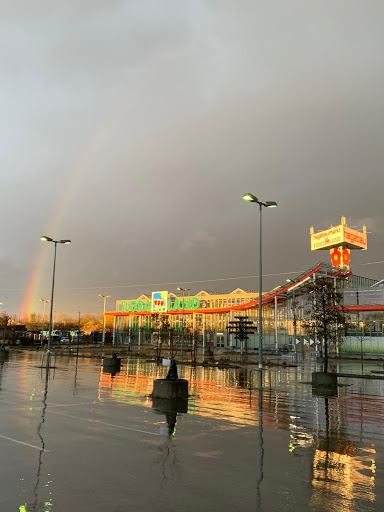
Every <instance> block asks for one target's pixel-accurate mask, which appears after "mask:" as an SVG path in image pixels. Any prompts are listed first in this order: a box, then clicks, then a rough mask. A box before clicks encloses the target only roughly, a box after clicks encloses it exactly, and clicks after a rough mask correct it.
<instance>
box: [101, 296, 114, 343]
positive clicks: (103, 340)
mask: <svg viewBox="0 0 384 512" xmlns="http://www.w3.org/2000/svg"><path fill="white" fill-rule="evenodd" d="M99 297H102V298H103V299H104V315H103V337H102V340H101V346H102V347H104V343H105V303H106V301H107V299H109V298H111V297H112V295H101V293H99Z"/></svg>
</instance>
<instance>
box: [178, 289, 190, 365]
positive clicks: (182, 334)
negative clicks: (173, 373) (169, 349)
mask: <svg viewBox="0 0 384 512" xmlns="http://www.w3.org/2000/svg"><path fill="white" fill-rule="evenodd" d="M177 290H178V291H179V292H182V294H181V296H182V297H183V299H184V297H185V293H186V292H190V291H191V289H190V288H181V286H178V287H177ZM183 299H182V304H183V306H182V308H181V349H180V351H181V355H180V358H181V362H183V344H184V300H183Z"/></svg>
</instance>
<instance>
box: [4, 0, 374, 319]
mask: <svg viewBox="0 0 384 512" xmlns="http://www.w3.org/2000/svg"><path fill="white" fill-rule="evenodd" d="M383 14H384V5H383V2H382V1H379V0H378V1H375V0H368V1H366V2H361V0H357V1H354V0H345V1H343V0H339V1H337V2H335V1H330V0H329V1H328V0H325V1H324V0H323V1H321V2H320V1H318V2H308V1H307V0H301V1H297V0H292V1H290V2H287V1H285V0H280V1H277V2H273V1H272V2H271V1H270V0H268V1H267V0H266V1H260V0H249V1H247V0H237V1H236V2H234V1H233V0H205V1H203V0H194V1H186V0H136V1H132V0H108V1H106V0H81V1H79V0H76V1H75V0H66V1H65V2H64V1H60V0H59V1H55V2H52V1H48V0H33V1H31V0H0V55H1V81H0V97H1V117H0V163H1V178H2V179H1V184H2V186H1V202H0V208H1V221H2V222H1V224H2V243H1V246H0V279H1V282H0V288H1V289H0V302H3V306H2V307H3V310H4V309H5V310H6V311H8V312H9V313H18V312H19V311H20V309H21V307H22V304H23V299H24V296H25V294H26V291H27V288H28V284H29V283H30V282H31V278H32V276H33V273H34V272H36V270H35V271H34V268H35V269H36V268H37V267H38V266H39V265H38V263H39V261H41V269H40V270H41V279H40V280H38V281H37V287H36V290H35V292H34V297H35V302H34V303H33V308H34V310H35V311H38V312H40V311H41V303H39V302H38V300H37V299H38V298H41V297H43V298H49V294H50V286H51V272H52V258H53V245H52V244H43V242H41V241H40V240H39V237H40V235H42V234H46V235H48V236H51V237H53V238H58V239H60V238H70V239H71V240H72V242H73V243H72V244H71V245H70V246H59V247H58V257H57V268H56V293H55V306H54V309H55V311H56V312H61V311H65V312H68V313H73V314H77V313H76V310H81V311H83V312H85V311H89V312H100V311H101V310H102V301H101V299H100V298H99V297H98V296H97V295H98V293H103V294H111V295H112V296H113V300H115V299H127V298H136V297H137V296H138V295H139V294H141V293H144V292H150V291H152V290H158V289H165V290H169V291H174V290H175V289H176V287H177V286H178V285H180V286H184V287H188V288H191V289H192V292H193V293H194V292H198V291H200V290H201V289H206V290H211V291H214V290H216V291H232V290H233V289H235V288H236V287H237V286H242V287H245V288H250V289H257V286H258V280H257V279H256V278H249V279H237V280H219V279H226V278H232V277H240V276H254V275H257V274H258V222H259V217H258V209H257V207H256V205H252V204H248V203H245V202H244V201H243V200H242V198H241V197H242V195H243V194H244V193H245V192H252V193H253V194H255V195H256V196H258V197H259V198H261V199H262V200H264V201H267V200H274V201H277V203H278V205H279V207H278V208H277V209H273V210H266V211H264V213H263V247H264V274H265V275H266V277H265V279H264V289H265V290H266V291H267V290H269V289H272V288H273V287H274V286H276V285H277V284H279V283H281V282H283V281H285V279H286V277H294V276H295V275H296V274H295V273H299V272H301V271H304V270H306V269H307V268H309V267H310V266H312V265H313V264H314V263H316V262H317V261H319V260H323V261H329V254H328V252H325V251H322V252H317V253H316V252H315V253H311V251H310V239H309V229H310V227H311V225H314V226H315V229H316V230H320V229H325V228H327V227H328V226H330V225H331V224H334V225H336V224H338V223H339V222H340V217H341V215H345V216H346V218H347V224H348V225H349V226H351V227H352V226H357V227H358V228H362V225H363V224H364V223H365V224H366V225H367V229H368V231H369V232H371V234H369V235H368V251H355V252H354V253H353V254H352V270H353V271H354V273H356V274H358V275H365V276H369V277H374V278H377V279H381V278H383V277H384V264H383V263H375V264H370V263H373V262H378V261H382V260H384V251H383V239H384V215H383V189H384V173H383V160H384V153H383V133H384V130H383V125H384V121H383V120H384V108H383V107H384V102H383V90H384V68H383V61H382V55H383V49H384V48H383V39H384V35H383V34H384V32H383V21H382V20H383ZM42 245H43V247H42ZM41 258H42V259H41ZM368 263H369V264H368ZM36 266H37V267H36ZM284 273H287V274H284ZM271 274H282V275H279V276H276V275H271ZM214 279H218V281H207V280H214ZM199 281H206V282H199ZM162 283H163V284H162ZM157 284H158V285H157ZM112 307H113V303H112V302H110V306H109V307H107V309H112Z"/></svg>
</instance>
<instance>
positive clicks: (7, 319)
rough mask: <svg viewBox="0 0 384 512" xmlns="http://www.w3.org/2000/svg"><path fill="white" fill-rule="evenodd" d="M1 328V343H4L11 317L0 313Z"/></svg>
mask: <svg viewBox="0 0 384 512" xmlns="http://www.w3.org/2000/svg"><path fill="white" fill-rule="evenodd" d="M0 318H1V320H0V321H1V328H2V330H3V343H4V341H5V333H6V332H7V327H8V325H9V323H10V320H11V317H10V316H9V315H8V314H7V313H5V312H4V313H1V316H0Z"/></svg>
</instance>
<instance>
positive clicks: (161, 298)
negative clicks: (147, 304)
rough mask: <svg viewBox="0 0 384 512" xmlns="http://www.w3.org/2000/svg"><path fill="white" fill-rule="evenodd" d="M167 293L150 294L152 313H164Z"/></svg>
mask: <svg viewBox="0 0 384 512" xmlns="http://www.w3.org/2000/svg"><path fill="white" fill-rule="evenodd" d="M167 299H168V292H152V304H151V311H152V313H165V312H166V311H167V309H168V308H167V306H168V304H167V303H168V300H167Z"/></svg>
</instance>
